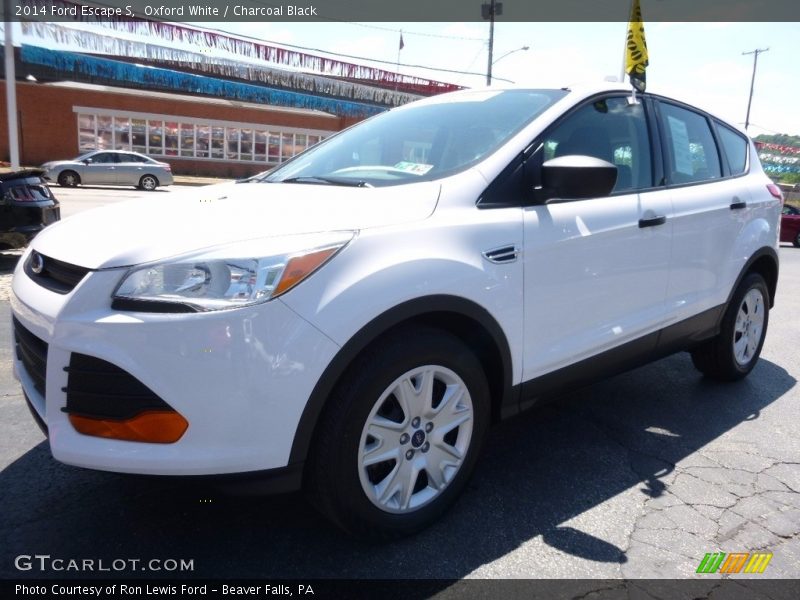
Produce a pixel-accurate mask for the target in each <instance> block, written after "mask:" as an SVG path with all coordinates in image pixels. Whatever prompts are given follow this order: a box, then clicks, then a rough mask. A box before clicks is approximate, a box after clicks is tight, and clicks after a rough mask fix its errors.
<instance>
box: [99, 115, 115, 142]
mask: <svg viewBox="0 0 800 600" xmlns="http://www.w3.org/2000/svg"><path fill="white" fill-rule="evenodd" d="M113 129H114V117H105V116H98V117H97V149H98V150H111V149H112V148H113V147H114V145H113V141H112V138H113Z"/></svg>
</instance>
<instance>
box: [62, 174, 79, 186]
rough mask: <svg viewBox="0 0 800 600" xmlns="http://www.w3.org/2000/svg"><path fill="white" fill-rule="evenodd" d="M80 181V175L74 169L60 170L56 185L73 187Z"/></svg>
mask: <svg viewBox="0 0 800 600" xmlns="http://www.w3.org/2000/svg"><path fill="white" fill-rule="evenodd" d="M80 182H81V177H80V175H78V174H77V173H76V172H75V171H61V173H59V175H58V185H60V186H61V187H75V186H77V185H78V184H79V183H80Z"/></svg>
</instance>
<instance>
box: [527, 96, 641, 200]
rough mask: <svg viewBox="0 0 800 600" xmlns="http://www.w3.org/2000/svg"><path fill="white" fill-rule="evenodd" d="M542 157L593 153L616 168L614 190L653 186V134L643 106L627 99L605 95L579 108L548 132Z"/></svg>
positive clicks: (614, 191) (630, 189)
mask: <svg viewBox="0 0 800 600" xmlns="http://www.w3.org/2000/svg"><path fill="white" fill-rule="evenodd" d="M542 149H543V152H544V156H543V159H544V160H545V161H547V160H549V159H551V158H557V157H559V156H568V155H584V156H593V157H595V158H599V159H601V160H605V161H607V162H609V163H611V164H613V165H614V166H616V167H617V182H616V184H615V185H614V189H613V191H612V193H626V192H633V191H636V190H640V189H646V188H650V187H653V167H652V161H651V157H650V137H649V134H648V129H647V120H646V117H645V112H644V105H643V104H641V103H639V104H629V103H628V99H627V98H604V99H602V100H596V101H594V102H592V103H590V104H586V105H584V106H582V107H580V108H579V109H578V110H577V111H575V112H573V113H572V114H571V115H569V116H568V117H567V118H566V119H565V120H563V121H562V122H561V123H559V124H558V125H556V127H555V128H553V129H552V130H551V131H549V132H548V133H547V134H546V135H545V137H544V140H543V148H542Z"/></svg>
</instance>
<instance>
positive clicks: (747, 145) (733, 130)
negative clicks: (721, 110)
mask: <svg viewBox="0 0 800 600" xmlns="http://www.w3.org/2000/svg"><path fill="white" fill-rule="evenodd" d="M711 122H712V123H713V124H714V133H715V135H716V138H717V143H718V145H719V150H720V154H721V155H723V156H724V158H725V160H724V163H723V164H724V165H726V166H727V167H728V174H727V175H726V177H725V178H731V179H733V178H736V177H744V176H745V175H749V174H750V166H751V163H750V138H749V137H748V136H747V135H745V134H743V133H742V132H740V131H738V130H737V129H736V128H734V127H731V126H730V125H728V124H727V123H725V122H724V121H722V120H720V119H716V118H713V117H712V119H711ZM723 127H724V128H725V129H728V130H730V131H731V133H734V134H735V135H738V136H740V137H741V138H743V139H744V141H745V149H746V150H745V161H744V162H745V164H744V171H742V172H741V173H734V172H733V169H732V168H731V161H730V158H729V157H728V152H727V150H726V149H725V144H724V143H723V142H722V136H721V135H720V134H719V132H720V130H721V129H722V128H723Z"/></svg>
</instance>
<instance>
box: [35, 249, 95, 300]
mask: <svg viewBox="0 0 800 600" xmlns="http://www.w3.org/2000/svg"><path fill="white" fill-rule="evenodd" d="M35 263H36V264H35ZM90 270H91V269H87V268H85V267H79V266H78V265H71V264H69V263H65V262H62V261H60V260H56V259H55V258H50V257H49V256H44V255H42V254H39V253H38V252H36V251H35V250H34V251H33V252H31V254H30V256H28V260H26V261H25V274H26V275H27V276H28V277H30V278H31V279H33V280H34V281H35V282H36V283H38V284H39V285H40V286H42V287H43V288H46V289H48V290H50V291H51V292H55V293H56V294H69V293H70V292H71V291H72V290H73V289H75V286H76V285H78V284H79V283H80V282H81V280H82V279H83V278H84V277H86V274H87V273H88V272H89V271H90ZM37 271H38V272H37Z"/></svg>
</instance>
